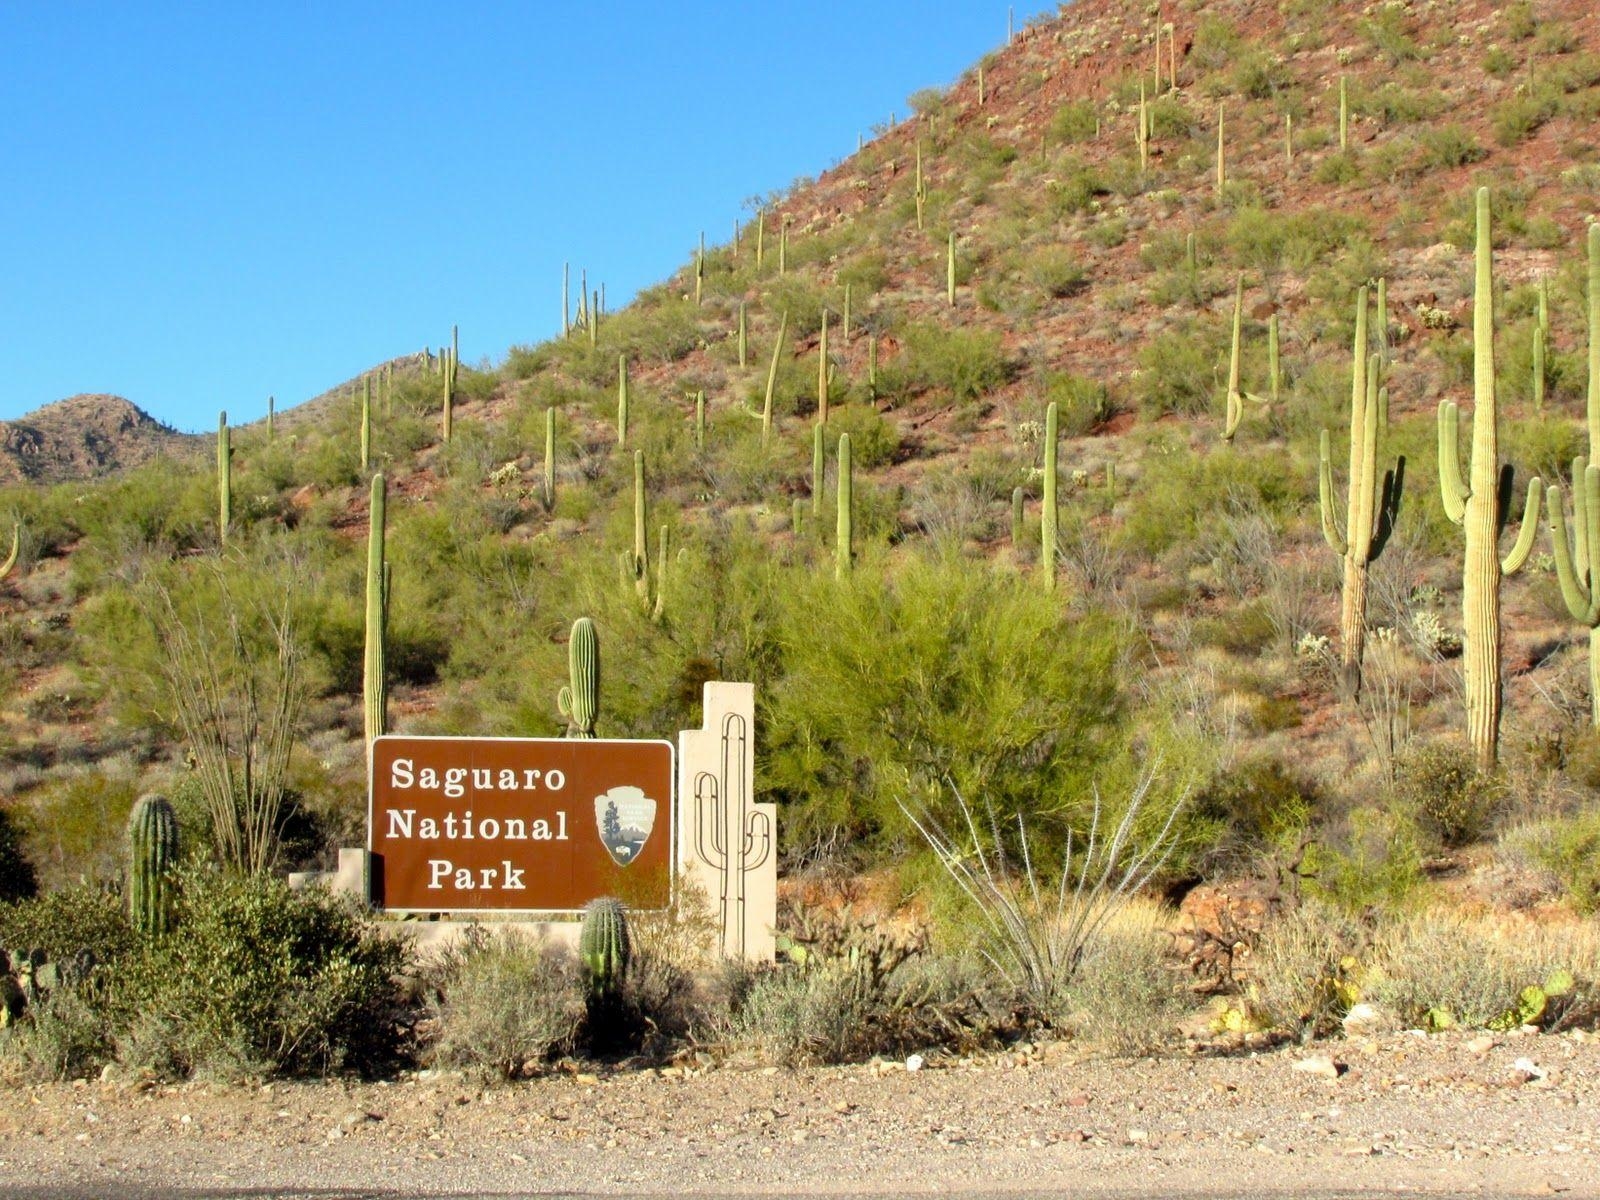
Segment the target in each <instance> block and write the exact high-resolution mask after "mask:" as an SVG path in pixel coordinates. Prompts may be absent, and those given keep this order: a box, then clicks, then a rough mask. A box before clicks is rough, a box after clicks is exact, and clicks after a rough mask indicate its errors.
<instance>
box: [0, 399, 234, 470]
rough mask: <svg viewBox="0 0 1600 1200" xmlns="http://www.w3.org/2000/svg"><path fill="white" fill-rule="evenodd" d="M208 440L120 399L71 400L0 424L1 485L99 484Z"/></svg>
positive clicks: (194, 449)
mask: <svg viewBox="0 0 1600 1200" xmlns="http://www.w3.org/2000/svg"><path fill="white" fill-rule="evenodd" d="M204 440H205V439H204V438H203V437H202V436H200V435H198V434H187V433H179V432H178V431H177V430H176V429H173V428H172V427H171V426H169V425H163V424H162V423H161V422H160V421H158V420H156V419H155V418H154V417H152V416H151V415H150V414H149V413H147V412H145V411H144V410H143V409H141V408H140V407H139V406H138V405H136V404H134V403H132V402H131V401H129V400H125V399H123V398H122V397H121V396H110V395H103V394H85V395H79V396H69V397H67V398H66V399H65V400H57V401H56V402H55V403H54V404H47V405H45V406H44V407H43V408H39V409H35V410H34V411H33V412H31V413H28V414H27V415H25V416H22V417H19V418H17V419H16V420H15V421H0V484H12V483H64V482H68V481H71V480H87V479H99V478H102V477H104V476H106V475H110V474H113V473H115V472H117V471H120V470H124V469H126V468H128V467H136V466H138V465H140V464H141V463H145V462H149V461H150V460H151V459H153V458H160V457H163V456H173V455H189V454H197V453H199V452H200V449H201V447H202V445H203V443H204Z"/></svg>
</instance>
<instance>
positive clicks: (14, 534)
mask: <svg viewBox="0 0 1600 1200" xmlns="http://www.w3.org/2000/svg"><path fill="white" fill-rule="evenodd" d="M21 551H22V525H21V523H20V522H13V523H12V525H11V553H10V554H8V555H6V560H5V562H3V563H0V579H4V578H5V577H6V576H7V575H9V574H11V569H12V568H13V567H15V566H16V565H17V555H18V554H19V553H21Z"/></svg>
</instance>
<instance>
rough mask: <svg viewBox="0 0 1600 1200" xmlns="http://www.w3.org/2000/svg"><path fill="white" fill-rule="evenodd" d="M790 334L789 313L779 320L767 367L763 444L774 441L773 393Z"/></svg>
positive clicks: (762, 409) (763, 408)
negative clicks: (784, 342)
mask: <svg viewBox="0 0 1600 1200" xmlns="http://www.w3.org/2000/svg"><path fill="white" fill-rule="evenodd" d="M788 332H789V311H788V310H787V309H785V310H784V313H783V316H782V317H780V318H779V320H778V336H777V339H776V340H775V341H774V342H773V343H772V363H771V365H770V366H768V367H767V397H766V399H765V400H764V401H763V402H762V405H761V444H762V445H763V446H765V445H766V444H767V443H768V442H769V441H770V440H771V439H772V393H773V391H774V390H776V388H777V386H778V361H779V359H780V358H781V357H782V355H783V338H784V335H785V334H786V333H788Z"/></svg>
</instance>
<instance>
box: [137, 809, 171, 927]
mask: <svg viewBox="0 0 1600 1200" xmlns="http://www.w3.org/2000/svg"><path fill="white" fill-rule="evenodd" d="M177 865H178V817H177V814H176V813H174V812H173V811H172V805H171V804H170V803H168V801H167V799H166V797H165V796H154V795H151V796H141V797H140V798H139V800H138V802H137V803H136V804H134V806H133V811H132V812H131V813H129V814H128V917H129V920H130V921H131V923H132V925H133V928H134V930H135V931H136V932H137V933H139V934H140V935H142V936H143V937H145V938H147V939H150V940H151V941H155V940H157V939H160V938H163V937H165V936H166V935H167V934H168V933H170V932H171V931H172V909H173V901H174V899H175V893H176V891H177V888H176V885H175V883H174V881H173V878H172V869H173V868H174V867H176V866H177Z"/></svg>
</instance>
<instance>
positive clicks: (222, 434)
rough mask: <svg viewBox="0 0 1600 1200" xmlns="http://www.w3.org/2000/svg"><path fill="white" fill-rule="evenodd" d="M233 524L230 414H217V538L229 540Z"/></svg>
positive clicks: (224, 540)
mask: <svg viewBox="0 0 1600 1200" xmlns="http://www.w3.org/2000/svg"><path fill="white" fill-rule="evenodd" d="M232 523H233V445H232V442H231V440H230V438H229V436H228V414H227V412H225V411H224V412H221V413H218V414H217V538H218V540H219V541H223V542H226V541H227V540H228V526H229V525H230V524H232Z"/></svg>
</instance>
